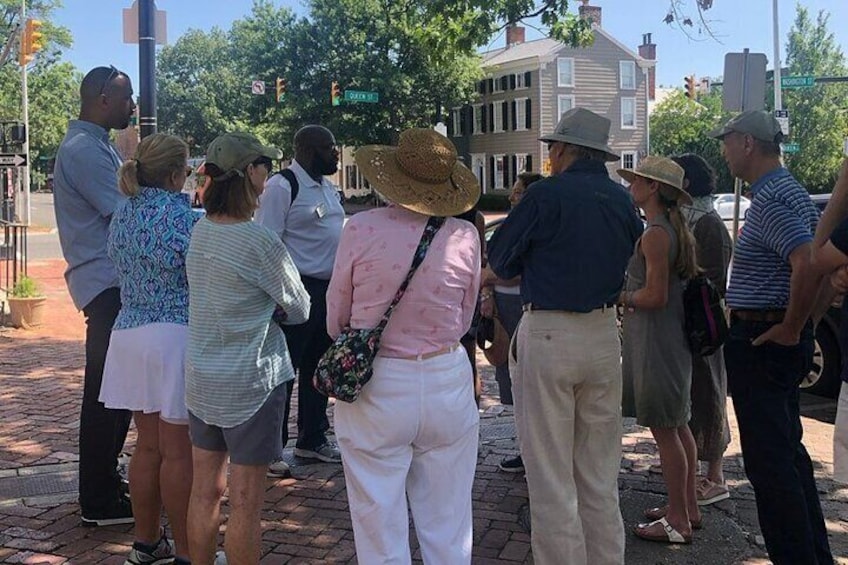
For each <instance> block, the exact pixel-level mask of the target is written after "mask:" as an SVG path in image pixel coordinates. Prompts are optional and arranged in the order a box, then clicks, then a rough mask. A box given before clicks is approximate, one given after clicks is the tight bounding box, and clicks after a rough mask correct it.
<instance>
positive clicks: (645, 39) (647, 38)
mask: <svg viewBox="0 0 848 565" xmlns="http://www.w3.org/2000/svg"><path fill="white" fill-rule="evenodd" d="M639 56H640V57H642V58H643V59H648V60H649V61H655V60H656V59H657V46H656V45H655V44H654V43H653V42H652V41H651V34H650V33H643V34H642V45H640V46H639ZM656 92H657V69H656V67H651V68H650V69H648V100H654V99H655V98H656Z"/></svg>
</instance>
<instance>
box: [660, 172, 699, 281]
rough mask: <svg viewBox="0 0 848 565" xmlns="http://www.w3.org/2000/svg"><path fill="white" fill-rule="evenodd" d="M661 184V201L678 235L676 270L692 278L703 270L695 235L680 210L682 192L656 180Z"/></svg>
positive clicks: (685, 276) (681, 275) (679, 273)
mask: <svg viewBox="0 0 848 565" xmlns="http://www.w3.org/2000/svg"><path fill="white" fill-rule="evenodd" d="M656 182H657V184H658V185H659V191H658V193H659V197H660V202H661V203H662V204H663V206H665V208H666V210H667V211H668V219H669V222H671V226H672V227H673V228H674V233H675V234H676V235H677V259H676V260H675V262H674V270H675V271H676V272H677V274H678V275H679V276H680V277H682V278H684V279H691V278H693V277H695V276H697V275H698V274H699V273H700V272H701V268H700V267H699V266H698V260H697V257H696V254H695V236H694V235H693V234H692V230H690V229H689V224H688V223H687V222H686V218H684V217H683V212H682V211H681V210H680V206H679V204H678V198H679V197H680V192H678V191H677V189H675V188H673V187H671V186H669V185H667V184H665V183H662V182H659V181H656Z"/></svg>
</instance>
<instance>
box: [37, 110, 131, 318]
mask: <svg viewBox="0 0 848 565" xmlns="http://www.w3.org/2000/svg"><path fill="white" fill-rule="evenodd" d="M120 166H121V157H120V155H119V154H118V150H117V149H115V147H114V146H113V145H112V143H111V142H110V141H109V132H108V130H106V129H104V128H102V127H100V126H99V125H97V124H93V123H91V122H86V121H83V120H71V122H70V123H69V124H68V132H67V133H66V134H65V138H64V139H63V140H62V143H61V144H60V145H59V150H58V151H57V152H56V167H55V169H54V178H53V208H54V210H55V212H56V226H57V227H58V230H59V243H61V245H62V254H63V255H64V256H65V261H67V263H68V268H67V269H66V270H65V280H66V281H67V283H68V291H69V292H70V294H71V298H72V299H73V301H74V305H75V306H76V307H77V309H79V310H82V309H83V308H85V307H86V306H88V304H89V302H91V301H92V300H94V298H96V297H97V295H98V294H100V293H101V292H103V291H104V290H106V289H108V288H113V287H114V288H117V287H118V286H120V283H119V282H118V273H117V271H116V270H115V266H114V265H113V264H112V261H111V260H110V259H109V257H108V256H107V255H106V239H107V237H108V236H109V222H110V221H111V219H112V212H114V211H115V207H116V206H117V205H118V203H119V202H121V201H123V200H124V196H123V195H122V194H121V193H120V191H119V190H118V168H119V167H120Z"/></svg>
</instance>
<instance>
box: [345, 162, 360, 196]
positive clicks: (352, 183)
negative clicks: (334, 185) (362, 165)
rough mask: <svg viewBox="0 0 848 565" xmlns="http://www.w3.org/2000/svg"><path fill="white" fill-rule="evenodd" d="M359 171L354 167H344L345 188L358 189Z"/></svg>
mask: <svg viewBox="0 0 848 565" xmlns="http://www.w3.org/2000/svg"><path fill="white" fill-rule="evenodd" d="M358 173H359V171H358V169H357V167H356V165H345V188H347V189H348V190H356V189H358V188H359V175H358Z"/></svg>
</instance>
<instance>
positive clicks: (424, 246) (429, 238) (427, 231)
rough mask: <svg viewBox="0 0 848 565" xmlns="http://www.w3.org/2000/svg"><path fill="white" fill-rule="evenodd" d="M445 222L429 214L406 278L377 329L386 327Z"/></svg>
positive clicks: (443, 219)
mask: <svg viewBox="0 0 848 565" xmlns="http://www.w3.org/2000/svg"><path fill="white" fill-rule="evenodd" d="M444 223H445V218H442V217H437V216H431V217H430V219H429V220H428V221H427V225H426V226H424V233H422V234H421V241H419V242H418V249H416V250H415V256H414V257H413V258H412V266H411V267H410V268H409V272H408V273H407V274H406V278H405V279H404V280H403V283H401V285H400V288H399V289H398V291H397V293H396V294H395V297H394V299H392V303H391V304H389V308H388V310H386V313H385V314H383V318H382V319H381V320H380V323H379V324H377V329H379V331H381V332H382V331H383V329H384V328H385V327H386V324H388V323H389V316H391V315H392V311H393V310H394V309H395V306H397V304H398V302H400V299H401V298H403V293H404V292H406V288H407V287H408V286H409V281H411V280H412V276H413V275H414V274H415V271H416V270H418V267H419V265H421V263H422V262H423V261H424V257H425V256H426V255H427V250H428V249H429V248H430V244H431V243H433V238H434V237H436V233H437V232H438V231H439V228H441V227H442V225H443V224H444Z"/></svg>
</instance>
